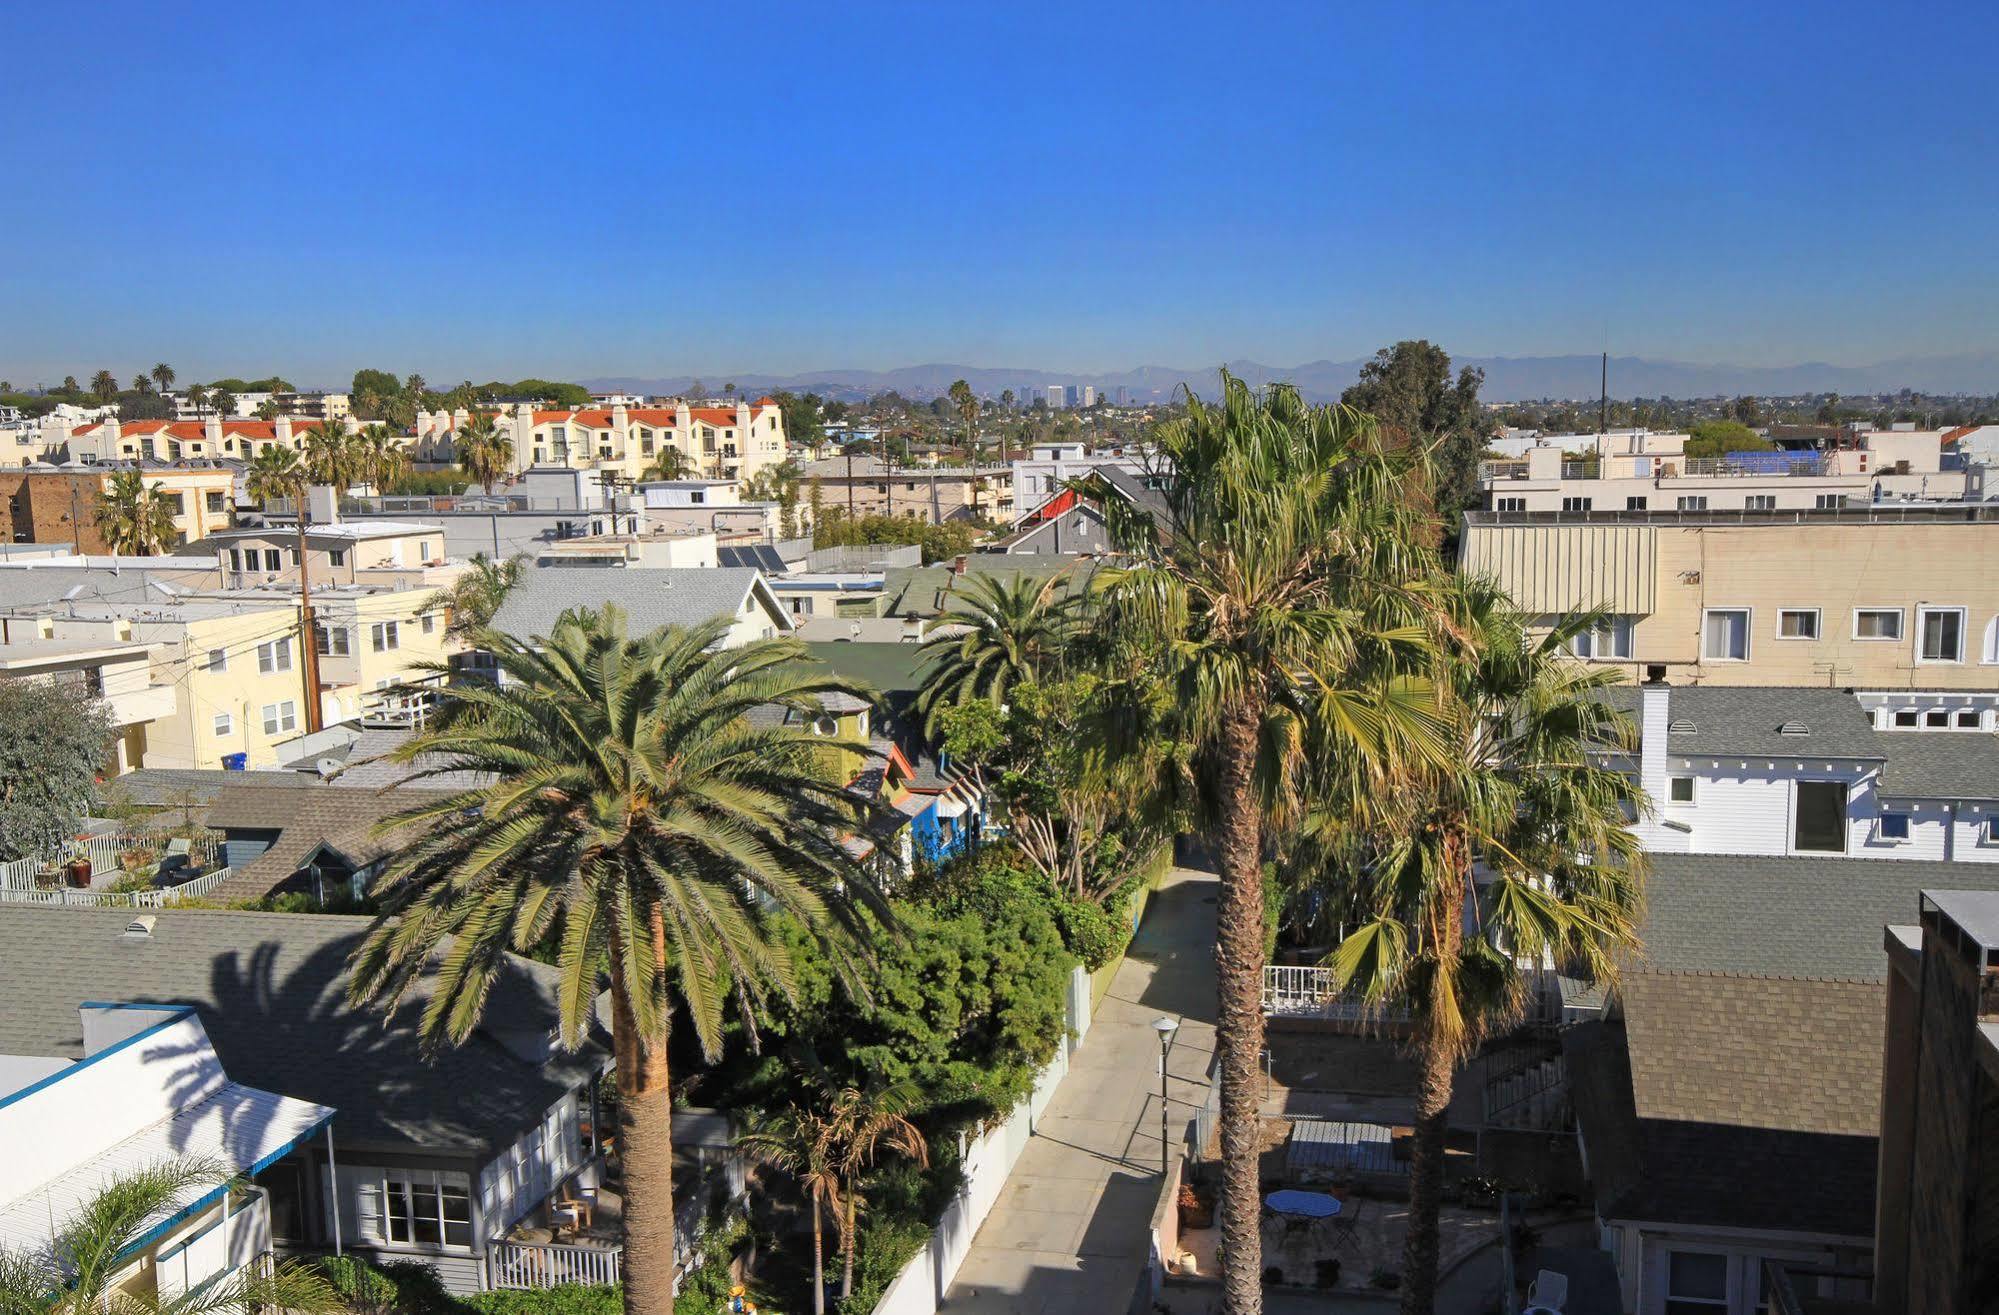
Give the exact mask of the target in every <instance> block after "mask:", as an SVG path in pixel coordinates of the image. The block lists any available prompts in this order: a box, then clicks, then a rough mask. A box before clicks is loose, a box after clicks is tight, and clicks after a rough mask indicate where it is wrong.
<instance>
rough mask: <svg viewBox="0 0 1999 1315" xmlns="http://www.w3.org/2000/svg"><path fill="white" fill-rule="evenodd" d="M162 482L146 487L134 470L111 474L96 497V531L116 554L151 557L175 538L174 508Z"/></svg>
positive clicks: (169, 544)
mask: <svg viewBox="0 0 1999 1315" xmlns="http://www.w3.org/2000/svg"><path fill="white" fill-rule="evenodd" d="M164 488H165V486H164V485H162V484H159V483H154V484H153V485H152V486H150V487H148V486H147V484H146V481H145V478H144V477H143V476H141V475H140V474H139V472H138V471H137V470H120V471H115V472H113V474H112V475H111V478H110V481H109V483H107V484H106V485H105V488H104V492H103V494H102V495H101V496H100V497H99V498H98V500H97V513H96V519H97V533H98V536H99V537H100V538H102V539H103V540H104V546H105V547H106V548H108V549H110V550H111V552H112V553H114V554H117V555H128V556H133V557H152V556H155V555H157V554H159V553H163V552H165V551H166V550H167V549H168V548H169V547H170V546H172V544H173V541H174V534H175V530H174V509H173V504H171V503H169V502H168V501H167V495H166V493H165V492H164V491H163V490H164Z"/></svg>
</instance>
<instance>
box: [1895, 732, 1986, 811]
mask: <svg viewBox="0 0 1999 1315" xmlns="http://www.w3.org/2000/svg"><path fill="white" fill-rule="evenodd" d="M1878 739H1879V741H1880V744H1881V749H1882V752H1883V754H1884V755H1885V756H1886V757H1887V759H1888V765H1887V767H1886V768H1884V769H1883V770H1882V773H1881V793H1882V794H1885V795H1887V796H1889V797H1890V798H1896V799H1991V800H1999V735H1992V734H1989V733H1987V732H1984V731H1883V732H1881V733H1880V734H1879V736H1878Z"/></svg>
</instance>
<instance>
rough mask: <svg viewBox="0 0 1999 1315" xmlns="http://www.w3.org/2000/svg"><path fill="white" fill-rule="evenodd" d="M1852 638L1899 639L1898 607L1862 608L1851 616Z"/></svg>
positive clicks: (1899, 611)
mask: <svg viewBox="0 0 1999 1315" xmlns="http://www.w3.org/2000/svg"><path fill="white" fill-rule="evenodd" d="M1853 637H1854V638H1855V639H1900V638H1901V637H1902V609H1901V608H1899V607H1863V608H1860V609H1859V610H1857V611H1856V612H1854V614H1853Z"/></svg>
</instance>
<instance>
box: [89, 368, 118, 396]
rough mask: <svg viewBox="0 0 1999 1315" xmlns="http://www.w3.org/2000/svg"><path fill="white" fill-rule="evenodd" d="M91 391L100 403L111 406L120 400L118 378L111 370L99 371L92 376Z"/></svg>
mask: <svg viewBox="0 0 1999 1315" xmlns="http://www.w3.org/2000/svg"><path fill="white" fill-rule="evenodd" d="M90 391H91V393H92V394H93V395H94V396H95V397H96V398H97V400H98V401H99V402H100V403H103V404H106V405H109V404H110V403H112V402H115V401H117V400H118V378H117V376H116V375H114V374H112V373H111V371H109V370H99V371H98V372H97V373H96V374H94V375H92V376H90Z"/></svg>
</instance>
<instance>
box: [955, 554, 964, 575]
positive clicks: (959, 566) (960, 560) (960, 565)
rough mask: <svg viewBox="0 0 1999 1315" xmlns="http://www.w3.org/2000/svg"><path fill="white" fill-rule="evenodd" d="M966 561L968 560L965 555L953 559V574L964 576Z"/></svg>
mask: <svg viewBox="0 0 1999 1315" xmlns="http://www.w3.org/2000/svg"><path fill="white" fill-rule="evenodd" d="M966 560H967V559H966V557H965V554H963V553H959V554H958V555H957V556H956V557H953V558H952V559H951V574H953V575H963V574H964V573H965V562H966Z"/></svg>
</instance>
